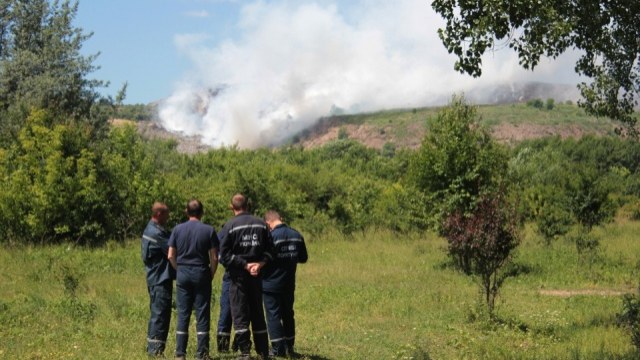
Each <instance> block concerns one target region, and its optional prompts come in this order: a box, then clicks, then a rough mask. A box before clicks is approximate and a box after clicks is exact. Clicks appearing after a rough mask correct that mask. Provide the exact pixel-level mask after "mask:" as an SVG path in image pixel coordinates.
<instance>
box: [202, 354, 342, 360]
mask: <svg viewBox="0 0 640 360" xmlns="http://www.w3.org/2000/svg"><path fill="white" fill-rule="evenodd" d="M237 357H238V353H225V354H218V355H217V356H216V357H214V359H220V360H231V359H236V358H237ZM251 359H252V360H257V359H259V358H258V357H257V356H255V355H254V356H251ZM269 359H274V360H276V359H277V360H279V359H299V360H331V359H330V358H328V357H324V356H322V355H315V354H304V353H297V354H296V356H294V357H270V358H269Z"/></svg>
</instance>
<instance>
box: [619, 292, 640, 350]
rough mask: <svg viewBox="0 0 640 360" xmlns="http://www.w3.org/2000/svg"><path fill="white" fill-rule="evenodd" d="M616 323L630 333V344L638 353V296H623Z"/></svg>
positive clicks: (639, 317)
mask: <svg viewBox="0 0 640 360" xmlns="http://www.w3.org/2000/svg"><path fill="white" fill-rule="evenodd" d="M639 292H640V289H639ZM617 323H618V326H621V327H623V328H625V329H627V331H628V332H629V333H631V342H632V343H633V345H634V346H635V347H636V350H637V351H640V296H638V295H637V294H626V295H624V296H623V298H622V312H621V313H619V314H618V316H617Z"/></svg>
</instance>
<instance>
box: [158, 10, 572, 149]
mask: <svg viewBox="0 0 640 360" xmlns="http://www.w3.org/2000/svg"><path fill="white" fill-rule="evenodd" d="M443 25H444V22H443V20H442V19H441V18H440V17H439V16H438V15H437V14H435V12H434V11H433V10H432V9H431V7H430V5H429V2H428V1H425V0H395V1H382V0H356V1H351V2H344V3H340V2H330V1H322V0H318V1H313V2H311V1H269V2H266V1H258V2H253V3H251V4H248V5H245V6H244V7H243V8H242V10H241V14H240V17H239V21H238V24H236V26H237V29H238V30H237V33H236V34H235V35H234V36H233V37H230V38H227V39H213V38H212V37H211V36H210V35H209V34H206V33H198V34H178V35H176V36H175V37H174V42H175V45H176V48H177V49H178V51H179V52H180V53H181V54H182V55H183V56H186V57H187V58H188V59H189V60H190V61H191V64H192V68H191V70H190V71H189V73H187V74H185V76H184V78H183V79H182V81H181V82H180V83H179V84H177V85H176V88H175V91H174V92H173V94H172V95H171V96H170V97H168V98H167V99H165V100H164V101H163V103H162V104H161V106H160V118H161V122H162V124H163V126H164V127H166V128H167V129H169V130H172V131H179V132H182V133H184V134H187V135H200V136H201V138H202V140H203V142H205V143H207V144H209V145H212V146H229V145H234V144H237V145H238V146H239V147H241V148H255V147H258V146H265V145H273V144H278V143H280V142H282V141H284V140H286V139H287V138H289V137H290V136H292V135H293V134H295V133H297V132H299V131H301V130H302V129H304V128H306V127H308V126H310V125H312V124H313V122H315V121H316V120H317V119H318V118H320V117H322V116H326V115H329V114H331V113H332V112H334V113H335V112H337V111H340V112H345V113H357V112H367V111H376V110H382V109H391V108H412V107H421V106H429V105H437V104H442V103H444V102H446V101H447V99H448V98H450V96H451V95H452V94H453V93H460V92H466V91H471V90H473V89H477V88H482V87H485V86H489V85H493V84H504V83H513V82H526V81H543V82H554V83H568V84H575V83H577V82H578V78H577V76H576V75H575V74H574V72H573V66H574V63H575V56H574V55H573V54H567V55H563V56H561V57H560V58H559V59H556V60H553V61H551V60H545V61H543V62H542V64H541V65H539V67H538V68H536V71H535V72H530V71H525V70H523V69H521V68H520V66H519V65H518V60H517V57H516V55H515V53H513V51H510V50H508V49H503V50H500V51H494V52H492V53H489V54H487V55H485V58H484V60H483V75H482V77H480V78H476V79H474V78H472V77H470V76H467V75H462V74H459V73H457V72H455V71H454V70H453V64H454V62H455V57H454V56H452V55H450V54H448V53H447V52H446V50H445V49H444V46H443V45H442V43H441V42H440V40H439V39H438V36H437V32H436V31H437V29H438V28H439V27H442V26H443Z"/></svg>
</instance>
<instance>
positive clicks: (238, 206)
mask: <svg viewBox="0 0 640 360" xmlns="http://www.w3.org/2000/svg"><path fill="white" fill-rule="evenodd" d="M248 207H249V206H248V203H247V197H246V196H244V195H242V194H235V195H233V197H232V198H231V210H233V212H234V213H235V214H239V213H243V212H246V211H247V209H248Z"/></svg>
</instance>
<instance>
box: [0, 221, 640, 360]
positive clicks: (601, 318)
mask: <svg viewBox="0 0 640 360" xmlns="http://www.w3.org/2000/svg"><path fill="white" fill-rule="evenodd" d="M639 231H640V223H638V222H636V221H628V220H627V219H625V218H623V217H618V219H617V220H616V222H615V223H612V224H610V225H607V226H606V227H604V228H602V229H601V230H599V233H600V235H601V236H602V247H603V251H602V252H601V255H600V257H599V258H598V259H597V260H596V261H594V262H593V264H592V265H591V266H590V267H589V269H588V270H585V265H584V263H581V261H580V259H579V257H578V256H577V255H576V252H575V246H574V244H572V243H569V242H568V241H558V242H556V243H554V244H553V245H551V246H546V245H544V244H543V241H542V239H541V238H539V237H538V235H536V234H535V232H534V231H532V229H531V228H527V230H526V231H525V235H524V240H523V243H522V245H521V247H520V248H519V250H518V253H517V255H516V257H515V261H514V268H513V271H512V272H513V276H512V277H510V278H509V279H508V280H507V282H506V285H505V288H504V291H503V295H502V296H501V297H500V298H499V300H498V304H497V310H498V314H499V315H498V321H497V322H486V321H483V320H482V319H483V310H482V306H481V305H480V300H479V297H480V294H479V292H478V285H477V283H476V282H475V281H474V280H473V279H472V278H470V277H467V276H465V275H463V274H462V273H460V272H459V271H457V270H455V269H453V268H452V267H451V266H450V263H449V260H448V258H447V256H446V254H445V251H444V250H443V249H444V247H446V242H445V241H444V240H443V239H442V238H439V237H437V236H434V235H430V234H428V233H420V234H419V233H413V234H406V235H402V236H399V235H398V234H395V233H392V232H389V231H385V230H373V229H371V230H367V231H363V232H356V233H354V234H352V235H350V236H346V235H343V234H340V233H337V232H331V231H327V232H326V233H325V234H323V235H321V236H318V237H313V238H309V250H310V262H309V263H308V264H306V265H303V266H301V267H300V268H299V275H298V289H297V292H296V317H297V322H298V336H297V344H298V350H299V351H300V352H301V353H302V354H303V355H305V357H306V358H308V359H427V358H429V359H605V358H607V359H610V358H617V359H624V358H629V359H631V358H633V356H635V353H634V352H633V347H632V345H631V343H630V341H629V337H628V336H627V335H626V334H625V332H624V330H622V329H621V328H619V327H617V326H616V323H615V316H616V313H617V312H619V309H620V304H621V296H620V295H619V294H620V293H621V292H626V291H632V289H634V288H635V286H636V279H637V275H638V271H639V270H638V261H637V254H638V253H639V251H640V243H639V242H638V241H637V240H638V239H637V234H638V233H639ZM221 275H222V274H221V273H218V274H217V275H216V278H215V279H214V293H213V295H212V301H213V304H214V306H213V308H212V309H213V316H212V318H213V319H214V320H216V319H217V310H218V309H219V307H218V304H217V299H218V297H219V295H220V282H221ZM0 279H1V282H2V284H3V286H2V288H3V290H2V293H1V295H0V321H1V322H2V324H3V326H2V327H1V328H0V329H1V330H0V344H1V346H0V358H21V359H62V358H65V359H85V358H91V359H145V358H146V355H145V354H144V346H145V334H146V321H147V312H148V308H147V307H148V295H147V293H146V286H145V280H144V270H143V267H142V264H141V261H140V259H139V242H138V241H135V240H132V241H129V242H126V243H125V244H122V243H115V242H111V243H109V244H108V245H107V246H105V247H104V248H102V249H93V250H89V249H85V248H77V247H73V246H68V245H57V246H49V247H31V246H27V247H17V248H12V249H9V250H7V251H3V252H2V253H0ZM552 290H553V291H552ZM554 291H555V292H554ZM174 325H175V311H174V314H173V315H172V328H171V332H170V336H169V344H168V347H167V349H168V352H169V354H170V352H171V350H172V349H173V348H174V346H175V332H174ZM192 326H193V324H192ZM191 340H192V341H191V342H190V345H189V346H190V348H189V352H190V353H191V354H193V353H194V350H195V348H194V346H195V344H194V341H193V339H191ZM222 358H223V359H224V358H232V357H230V356H225V357H222Z"/></svg>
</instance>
